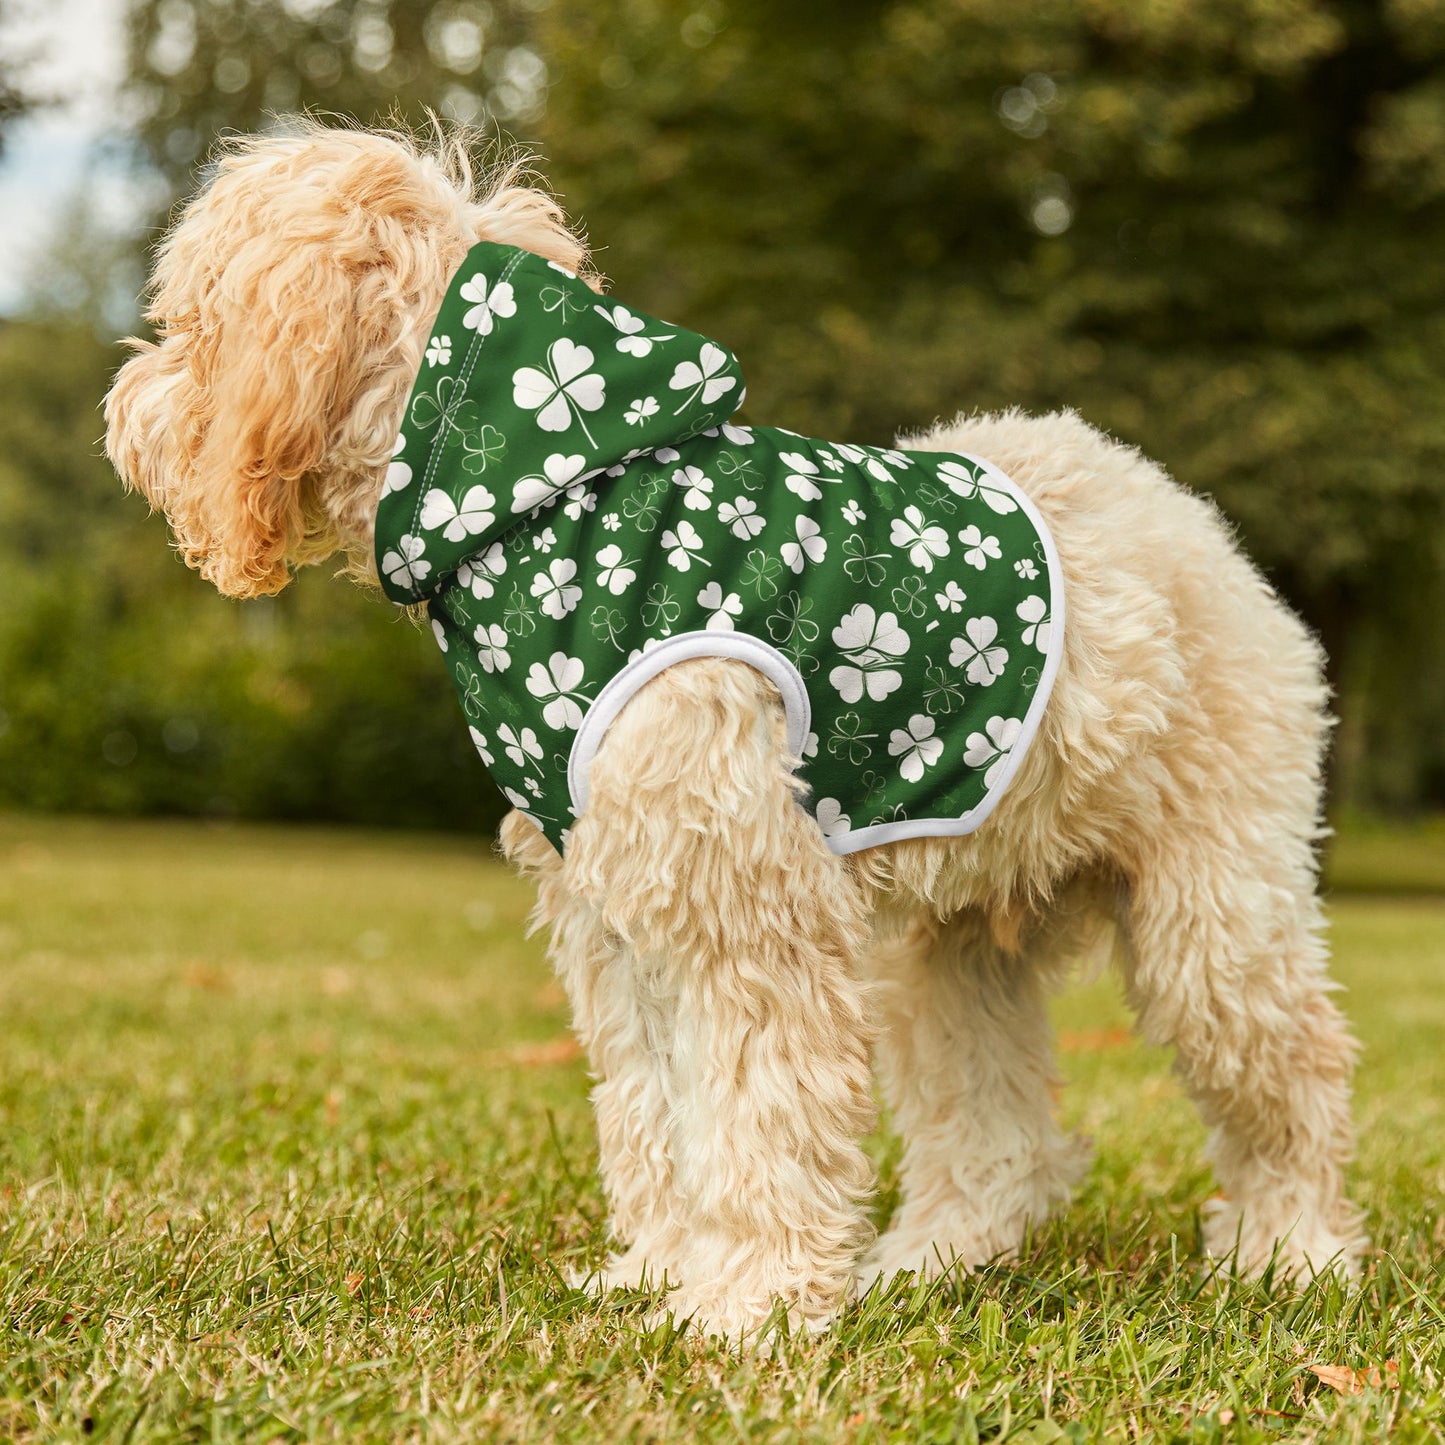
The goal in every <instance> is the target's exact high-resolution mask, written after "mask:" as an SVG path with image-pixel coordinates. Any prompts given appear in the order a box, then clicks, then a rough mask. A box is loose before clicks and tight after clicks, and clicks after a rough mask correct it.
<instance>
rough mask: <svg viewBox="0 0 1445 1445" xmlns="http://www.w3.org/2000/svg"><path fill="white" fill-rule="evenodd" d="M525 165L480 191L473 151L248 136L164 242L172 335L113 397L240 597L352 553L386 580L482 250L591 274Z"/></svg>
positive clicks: (371, 140)
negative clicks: (298, 569) (498, 245)
mask: <svg viewBox="0 0 1445 1445" xmlns="http://www.w3.org/2000/svg"><path fill="white" fill-rule="evenodd" d="M520 171H521V167H520V165H517V164H514V165H512V166H509V167H507V168H506V169H505V170H504V171H503V172H502V173H501V174H500V175H499V176H495V177H493V178H491V179H490V180H489V181H487V182H485V183H481V184H479V183H478V182H477V181H476V180H474V177H473V173H472V169H471V166H470V164H469V162H468V158H467V147H466V143H465V140H464V139H453V140H446V139H445V138H439V143H438V145H437V146H436V147H435V148H434V149H431V150H428V149H426V148H423V147H421V146H419V145H417V144H415V143H414V142H412V141H411V140H410V139H409V138H407V137H404V136H399V135H392V134H377V133H374V132H366V131H359V130H339V129H331V128H326V127H322V126H320V125H316V124H311V123H307V124H304V125H302V126H300V127H299V128H298V129H297V130H295V131H293V132H292V133H289V134H285V135H272V136H259V137H251V138H247V139H243V140H238V141H232V142H230V143H228V144H227V145H225V147H224V148H223V150H222V152H221V155H220V157H219V160H218V162H217V165H216V167H215V173H214V177H213V179H212V180H211V181H210V183H209V184H208V185H207V186H206V187H205V188H204V189H203V190H202V191H201V192H200V194H199V195H197V196H196V197H195V198H194V199H193V200H192V201H191V202H190V203H189V204H188V205H187V206H186V208H185V209H184V211H183V212H182V213H181V216H180V219H179V220H178V221H177V222H176V224H175V225H174V226H173V227H172V229H171V230H170V232H169V234H168V235H167V236H166V238H165V240H164V242H163V243H162V245H161V247H160V250H159V252H158V255H157V258H156V265H155V271H154V275H153V277H152V281H151V304H150V307H149V309H148V311H147V313H146V314H147V317H148V319H149V320H150V321H151V322H152V324H153V325H154V326H155V328H156V336H157V339H156V340H155V341H153V342H151V341H132V342H131V343H130V344H131V346H132V347H133V348H134V350H135V355H133V356H132V357H131V359H130V360H129V361H127V362H126V363H125V365H124V366H123V367H122V368H121V370H120V372H119V374H118V375H117V376H116V379H115V384H114V385H113V386H112V388H111V390H110V394H109V395H108V396H107V398H106V403H105V415H106V450H107V452H108V453H109V455H110V458H111V461H112V462H113V463H114V465H115V467H116V470H117V471H118V472H119V473H120V475H121V477H122V478H123V480H124V481H125V483H126V485H127V486H129V487H133V488H135V489H137V490H139V491H140V492H142V493H143V494H144V495H145V497H146V498H147V500H148V501H149V502H150V503H151V505H152V506H153V507H156V508H158V509H160V510H162V511H164V513H165V514H166V517H167V519H168V520H169V522H170V525H171V529H172V531H173V532H174V534H175V537H176V542H177V545H178V547H179V549H180V552H181V555H182V556H183V557H184V558H185V560H186V562H187V564H188V565H190V566H192V567H195V568H196V569H197V570H198V571H199V572H200V573H201V575H202V576H203V577H205V578H207V579H208V580H209V581H211V582H213V583H214V584H215V585H216V587H217V588H218V589H219V590H220V591H222V592H224V593H226V594H228V595H229V596H233V597H254V596H259V595H261V594H263V593H270V592H278V591H280V589H281V588H282V587H284V586H285V585H286V583H287V582H288V581H289V580H290V577H291V569H292V568H293V567H295V566H299V565H301V564H304V563H306V562H315V561H320V560H321V559H322V558H324V557H328V556H331V555H333V554H335V553H337V552H343V553H345V554H346V555H347V558H348V561H349V563H350V566H351V570H352V571H353V572H354V573H356V574H359V575H361V576H370V575H371V567H372V564H371V528H372V522H373V518H374V514H375V509H376V502H377V498H378V496H379V495H380V491H381V485H382V479H383V476H384V473H385V469H386V465H387V462H388V460H389V459H390V456H391V451H392V446H393V443H394V442H395V440H396V435H397V430H398V426H399V424H400V421H401V413H402V409H403V408H404V406H405V404H406V398H407V393H408V391H409V389H410V387H411V383H412V379H413V378H414V377H415V375H416V372H417V369H418V367H419V365H420V363H421V352H422V348H423V347H424V345H425V343H426V337H427V331H428V328H429V326H430V323H431V320H432V318H433V316H434V315H435V312H436V309H437V307H438V306H439V305H440V303H441V299H442V296H443V295H444V294H445V291H446V287H447V282H448V280H449V279H450V277H451V274H452V272H453V271H454V270H455V269H456V267H457V266H458V265H459V264H460V263H461V261H462V259H463V257H464V256H465V255H466V253H467V251H468V249H469V248H470V247H471V246H472V244H473V243H474V242H476V241H478V240H489V241H498V242H503V243H507V244H512V245H517V246H521V247H523V248H525V249H527V250H530V251H535V252H537V253H538V254H539V255H542V256H545V257H547V258H548V259H549V260H554V261H557V262H559V263H560V264H562V265H564V266H567V267H569V268H571V269H573V270H578V269H581V268H582V267H583V266H584V265H585V262H586V253H585V248H584V246H583V244H582V242H581V241H580V240H579V239H578V238H577V237H576V236H575V235H573V234H572V233H571V232H570V231H569V230H568V229H567V226H566V224H565V222H564V220H563V217H562V214H561V211H560V210H559V208H558V206H557V204H556V203H555V202H554V201H553V200H552V198H551V197H550V196H548V195H547V194H546V193H545V192H542V191H539V190H535V189H532V188H530V187H528V186H526V185H523V184H521V183H520V182H519V175H520Z"/></svg>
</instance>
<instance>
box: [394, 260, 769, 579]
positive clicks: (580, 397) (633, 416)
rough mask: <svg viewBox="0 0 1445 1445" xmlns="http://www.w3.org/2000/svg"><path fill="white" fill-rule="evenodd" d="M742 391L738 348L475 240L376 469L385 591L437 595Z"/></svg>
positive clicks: (732, 407)
mask: <svg viewBox="0 0 1445 1445" xmlns="http://www.w3.org/2000/svg"><path fill="white" fill-rule="evenodd" d="M742 401H743V381H742V374H741V372H740V371H739V369H738V363H737V360H736V358H735V357H734V356H733V355H732V353H731V352H729V351H728V350H726V348H724V347H722V346H719V345H718V344H717V342H715V341H710V340H709V339H708V338H707V337H705V336H700V335H698V334H697V333H696V332H692V331H687V330H684V329H682V328H680V327H677V326H669V325H666V324H665V323H663V322H660V321H657V320H654V319H653V318H652V317H650V316H647V315H644V314H643V313H642V312H640V311H633V310H629V309H628V308H627V307H625V306H622V305H619V304H616V303H615V302H613V301H611V300H609V299H608V298H606V297H602V296H598V295H597V294H596V293H595V292H594V291H593V290H592V288H591V287H590V286H588V285H587V283H586V282H584V281H582V280H581V279H580V278H579V277H578V276H577V275H576V274H575V273H573V272H571V271H568V270H566V269H564V268H563V267H561V266H558V265H556V264H555V263H554V262H551V261H545V260H543V259H542V258H541V257H540V256H535V255H533V254H532V253H530V252H528V251H522V250H519V249H518V248H517V247H515V246H499V245H495V244H493V243H492V242H489V241H483V242H480V243H479V244H477V245H476V246H474V247H472V249H471V250H470V251H469V252H468V253H467V257H466V260H465V261H464V262H463V263H462V265H461V267H460V269H459V270H458V271H457V273H456V275H455V276H453V277H452V280H451V284H450V285H449V286H448V288H447V294H446V297H445V299H444V300H443V302H442V305H441V309H440V311H439V312H438V314H437V318H436V321H435V322H434V323H433V326H432V329H431V338H430V341H429V342H428V344H427V349H426V355H425V357H424V359H423V361H422V366H421V371H420V373H419V374H418V376H417V378H416V381H415V383H414V384H413V386H412V390H411V395H410V397H409V398H408V400H407V407H406V413H405V417H404V419H403V422H402V431H401V435H400V436H398V437H397V439H396V446H395V448H394V450H393V460H392V463H391V465H390V467H389V468H388V470H387V475H386V482H385V485H384V487H383V490H382V496H381V502H380V504H379V506H378V509H377V515H376V562H377V572H378V575H379V576H380V578H381V585H382V587H383V589H384V590H385V592H386V595H387V596H388V597H389V598H391V600H392V601H393V602H397V603H401V604H409V603H413V602H419V601H422V600H424V599H426V598H428V597H431V596H433V595H434V594H435V593H437V592H438V591H439V590H441V589H443V588H444V587H446V585H447V584H448V583H450V582H451V581H452V580H453V579H454V578H456V577H457V576H458V574H459V573H463V572H465V571H466V569H467V568H468V565H469V563H470V562H471V561H472V559H475V558H479V557H481V556H483V555H484V554H486V553H488V552H489V551H490V550H491V549H493V548H495V547H498V546H499V545H500V544H501V543H502V542H503V541H504V539H506V538H507V536H508V534H509V533H511V532H512V531H513V530H514V529H515V528H518V527H526V526H531V525H532V524H533V523H534V522H535V521H536V519H537V518H539V517H540V516H541V515H542V514H543V513H544V511H545V510H546V509H548V508H550V507H552V506H554V505H556V503H557V501H558V499H559V498H561V497H563V496H564V495H565V494H567V493H568V492H569V491H570V492H574V493H575V494H577V495H581V493H582V492H583V491H585V490H586V489H587V484H588V483H590V482H593V481H594V479H595V478H597V477H598V476H599V475H600V474H601V473H604V472H613V473H615V475H618V476H620V475H621V474H622V472H623V470H624V469H625V467H626V465H627V464H628V463H629V462H632V461H634V460H636V459H638V458H640V457H643V456H645V455H646V454H648V453H651V452H654V451H656V450H657V449H658V448H660V447H668V446H676V445H678V444H680V443H682V442H685V441H687V440H688V439H689V438H692V437H694V436H697V435H698V434H699V433H701V432H703V431H705V430H707V429H708V428H710V427H713V428H715V427H717V426H718V425H719V424H721V423H722V422H725V421H726V420H727V419H728V418H729V417H730V416H732V415H733V413H734V412H736V411H737V409H738V407H739V406H741V405H742ZM466 580H467V578H466V577H465V576H463V577H462V581H464V582H465V581H466Z"/></svg>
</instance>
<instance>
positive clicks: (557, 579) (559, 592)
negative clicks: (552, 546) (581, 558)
mask: <svg viewBox="0 0 1445 1445" xmlns="http://www.w3.org/2000/svg"><path fill="white" fill-rule="evenodd" d="M576 575H577V564H576V563H575V562H574V561H573V560H572V559H571V558H570V557H558V558H557V559H556V561H554V562H549V563H548V564H547V570H546V571H545V572H538V573H537V575H536V576H535V577H533V578H532V596H533V597H540V598H541V599H542V611H543V612H545V613H546V614H547V616H548V617H554V618H556V619H557V620H558V621H559V622H560V621H561V620H562V618H564V617H565V616H566V615H567V614H568V613H569V612H571V611H572V609H573V608H574V607H576V605H577V604H578V603H579V602H580V601H581V600H582V588H581V587H580V586H578V585H577V584H576V583H575V582H573V580H572V579H573V578H574V577H575V576H576Z"/></svg>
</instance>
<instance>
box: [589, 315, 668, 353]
mask: <svg viewBox="0 0 1445 1445" xmlns="http://www.w3.org/2000/svg"><path fill="white" fill-rule="evenodd" d="M592 309H593V310H594V311H595V312H596V313H597V314H598V315H599V316H600V317H602V319H603V320H604V321H610V322H611V323H612V325H613V326H615V327H616V328H617V329H618V330H619V331H620V332H621V333H622V336H621V339H620V340H619V341H618V343H617V349H618V350H619V351H621V352H625V353H626V354H627V355H628V356H646V355H647V354H648V353H649V352H650V351H651V350H652V346H653V343H654V342H656V341H671V340H672V336H671V334H669V335H667V336H642V335H640V334H639V333H640V332H641V331H643V330H644V329H645V327H646V325H647V323H646V322H645V321H644V320H643V319H642V318H641V317H640V316H634V315H633V314H632V312H630V311H629V310H628V309H627V308H626V307H625V306H613V307H612V308H611V309H610V310H609V309H608V308H607V307H606V306H594V307H593V308H592Z"/></svg>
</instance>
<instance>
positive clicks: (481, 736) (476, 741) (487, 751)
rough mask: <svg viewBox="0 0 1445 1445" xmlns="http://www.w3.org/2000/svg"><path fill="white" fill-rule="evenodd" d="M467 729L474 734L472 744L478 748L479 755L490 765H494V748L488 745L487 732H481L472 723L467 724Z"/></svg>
mask: <svg viewBox="0 0 1445 1445" xmlns="http://www.w3.org/2000/svg"><path fill="white" fill-rule="evenodd" d="M467 731H468V732H469V733H471V735H472V746H473V747H474V748H475V749H476V750H477V756H478V757H480V758H481V760H482V761H483V762H484V763H485V764H486V765H487V766H488V767H491V766H492V750H491V748H490V747H489V746H488V745H487V737H486V734H485V733H482V732H479V731H478V730H477V729H476V728H474V727H473V726H472V725H471V724H470V723H468V724H467Z"/></svg>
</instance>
